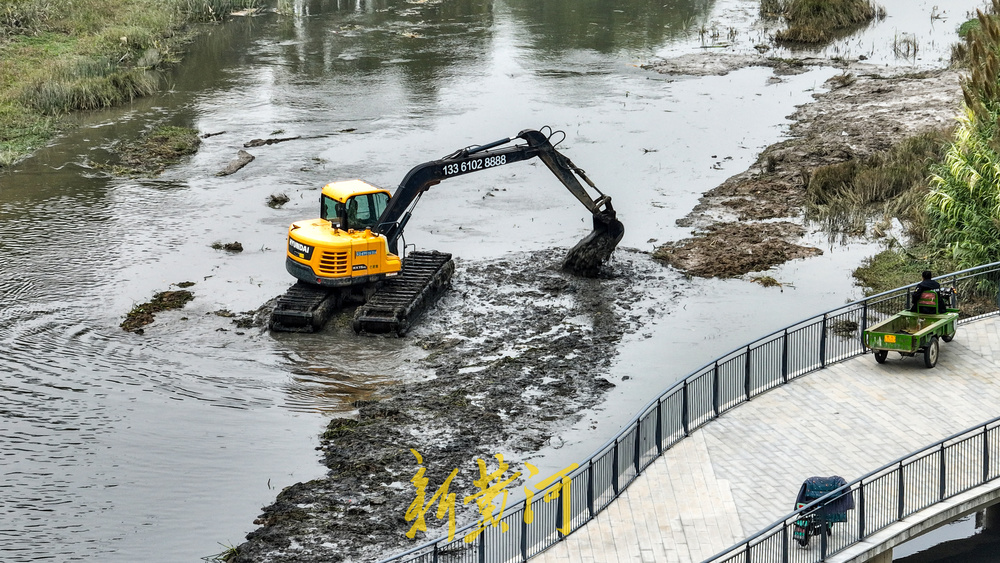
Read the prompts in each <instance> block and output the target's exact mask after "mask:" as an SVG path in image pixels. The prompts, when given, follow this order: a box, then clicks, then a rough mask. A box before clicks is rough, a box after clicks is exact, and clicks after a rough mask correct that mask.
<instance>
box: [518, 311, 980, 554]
mask: <svg viewBox="0 0 1000 563" xmlns="http://www.w3.org/2000/svg"><path fill="white" fill-rule="evenodd" d="M997 416H1000V322H998V320H997V317H989V318H987V319H984V320H979V321H975V322H972V323H969V324H964V325H960V326H959V327H958V332H957V334H956V336H955V340H953V341H952V342H950V343H947V344H945V343H944V342H942V343H941V354H940V358H939V360H938V364H937V367H935V368H933V369H927V368H925V367H924V364H923V357H922V356H921V355H919V354H918V355H916V356H914V357H912V358H900V356H899V354H896V353H894V352H890V353H889V359H888V361H887V362H886V363H885V364H884V365H878V364H876V363H875V359H874V358H873V357H872V355H871V354H866V355H863V356H860V357H857V358H854V359H851V360H847V361H845V362H841V363H838V364H834V365H832V366H829V367H827V368H826V369H823V370H819V371H817V372H813V373H811V374H808V375H806V376H803V377H801V378H799V379H797V380H795V381H793V382H792V383H790V384H788V385H784V386H781V387H778V388H776V389H773V390H771V391H769V392H767V393H765V394H763V395H761V396H759V397H756V398H754V399H753V400H752V401H750V402H749V403H745V404H743V405H742V406H739V407H737V408H735V409H733V410H731V411H729V412H728V413H725V414H724V415H722V416H721V417H720V418H718V419H717V420H715V421H712V422H709V423H708V424H707V425H706V426H704V427H702V428H700V429H698V430H696V431H695V432H694V433H692V435H691V436H689V437H688V438H685V439H684V440H681V442H679V443H678V444H677V445H675V446H674V447H673V448H671V449H669V450H667V451H666V452H664V454H663V456H661V457H660V458H659V459H657V460H656V461H655V462H654V463H653V464H652V465H650V466H649V467H647V468H646V470H645V471H644V472H643V474H642V475H641V476H640V477H639V478H638V479H636V481H635V482H633V483H632V484H631V485H630V486H629V487H628V488H627V489H626V490H625V491H624V492H623V494H622V495H621V496H620V497H619V498H618V499H617V500H616V501H614V502H613V503H612V504H611V505H610V506H608V507H607V508H606V509H605V510H604V511H602V512H601V513H600V514H598V515H597V517H596V518H594V519H593V520H591V521H590V522H589V523H588V524H587V525H586V526H584V527H583V528H581V529H580V530H577V531H576V532H574V533H573V534H571V535H570V536H568V537H567V538H566V539H565V540H563V541H562V542H560V543H558V544H556V545H554V546H552V547H551V548H549V549H548V550H547V551H545V552H543V553H541V554H540V555H538V556H537V557H536V558H535V559H534V560H535V561H538V562H545V563H549V562H566V561H569V562H577V561H581V562H591V561H594V562H616V561H617V562H626V561H628V562H642V563H652V562H661V561H662V562H670V563H689V562H690V563H698V562H700V561H703V560H705V559H707V558H709V557H711V556H713V555H715V554H716V553H718V552H720V551H722V550H724V549H727V548H729V547H731V546H732V545H734V544H736V543H737V542H739V541H741V540H743V539H745V538H746V537H748V536H750V535H753V534H755V533H757V532H758V531H760V530H762V529H763V528H765V527H767V526H768V525H769V524H771V523H773V522H775V521H776V520H778V519H779V518H781V517H782V516H784V515H785V514H787V513H789V512H791V510H792V509H793V504H794V500H795V496H796V494H797V493H798V490H799V487H800V486H801V485H802V481H803V480H804V479H806V478H807V477H810V476H813V475H822V476H828V475H840V476H841V477H844V478H845V479H847V480H848V481H853V480H855V479H857V478H858V477H861V476H862V475H865V474H866V473H869V472H871V471H873V470H875V469H878V468H879V467H882V466H883V465H885V464H887V463H889V462H891V461H894V460H896V459H898V458H900V457H903V456H904V455H906V454H908V453H910V452H913V451H916V450H919V449H921V448H923V447H925V446H928V445H930V444H932V443H934V442H937V441H938V440H941V439H943V438H947V437H948V436H950V435H952V434H955V433H957V432H960V431H962V430H965V429H966V428H969V427H971V426H974V425H976V424H979V423H982V422H986V421H987V420H989V419H992V418H995V417H997Z"/></svg>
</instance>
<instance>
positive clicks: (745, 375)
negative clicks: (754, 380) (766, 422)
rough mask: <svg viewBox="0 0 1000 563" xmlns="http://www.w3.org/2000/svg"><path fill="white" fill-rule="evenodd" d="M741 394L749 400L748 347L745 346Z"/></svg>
mask: <svg viewBox="0 0 1000 563" xmlns="http://www.w3.org/2000/svg"><path fill="white" fill-rule="evenodd" d="M743 393H744V394H745V395H746V399H747V401H749V400H750V346H749V345H747V359H746V362H744V364H743Z"/></svg>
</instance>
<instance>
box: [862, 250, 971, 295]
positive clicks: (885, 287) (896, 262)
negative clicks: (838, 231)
mask: <svg viewBox="0 0 1000 563" xmlns="http://www.w3.org/2000/svg"><path fill="white" fill-rule="evenodd" d="M924 270H930V271H931V272H933V273H934V275H939V274H946V273H948V272H953V271H956V268H955V264H954V262H953V261H951V260H949V259H948V258H947V257H946V256H945V255H944V254H943V253H941V252H940V250H939V249H937V248H935V247H933V246H929V245H921V246H916V247H913V248H910V249H903V248H900V247H894V248H890V249H887V250H883V251H882V252H880V253H878V254H876V255H875V256H872V257H871V258H868V259H866V260H865V261H864V263H862V265H861V266H860V267H858V268H857V269H856V270H854V274H853V275H854V279H855V281H856V282H857V284H858V285H860V286H861V287H863V288H864V290H865V295H875V294H876V293H882V292H883V291H889V290H890V289H896V288H897V287H905V286H909V285H913V284H915V283H917V282H918V281H920V272H922V271H924Z"/></svg>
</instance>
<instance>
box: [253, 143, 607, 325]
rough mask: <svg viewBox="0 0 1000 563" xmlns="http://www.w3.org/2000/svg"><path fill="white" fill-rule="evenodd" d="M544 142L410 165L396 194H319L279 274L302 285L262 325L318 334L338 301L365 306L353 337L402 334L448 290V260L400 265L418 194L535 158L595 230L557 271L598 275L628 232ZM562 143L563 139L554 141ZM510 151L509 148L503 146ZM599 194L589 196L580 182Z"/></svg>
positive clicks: (295, 230)
mask: <svg viewBox="0 0 1000 563" xmlns="http://www.w3.org/2000/svg"><path fill="white" fill-rule="evenodd" d="M543 130H547V131H548V132H549V134H548V135H546V134H544V133H542V132H540V131H537V130H533V129H526V130H524V131H521V132H520V133H518V134H517V137H516V138H517V139H521V140H523V141H525V142H526V144H513V145H512V144H511V143H512V140H511V139H510V138H505V139H500V140H498V141H494V142H492V143H488V144H485V145H481V146H474V147H467V148H464V149H461V150H458V151H455V152H454V153H452V154H450V155H448V156H446V157H444V158H442V159H440V160H435V161H431V162H426V163H424V164H420V165H417V166H415V167H414V168H413V169H412V170H410V172H409V173H407V175H406V177H405V178H403V181H402V182H401V183H400V185H399V187H398V188H397V189H396V192H395V193H394V194H390V193H389V192H388V191H387V190H384V189H382V188H378V187H375V186H373V185H371V184H369V183H367V182H364V181H362V180H348V181H342V182H333V183H330V184H327V185H326V186H324V187H323V190H322V195H321V196H320V216H319V217H318V218H316V219H309V220H304V221H296V222H295V223H292V225H291V226H290V227H289V229H288V247H287V255H286V258H285V267H286V269H287V270H288V272H289V273H290V274H292V275H293V276H295V277H296V278H297V279H298V280H299V281H298V282H297V283H296V284H295V285H293V286H292V287H291V288H289V290H288V292H286V293H285V294H284V295H282V296H281V297H279V298H278V300H277V302H276V304H275V308H274V311H273V312H272V314H271V320H270V323H269V326H270V328H271V329H272V330H276V331H294V332H312V331H315V330H320V329H321V328H322V327H323V325H324V324H325V323H326V321H327V320H328V319H329V318H330V315H331V314H332V313H333V312H334V311H336V310H337V309H338V308H339V307H340V306H341V304H343V302H344V301H346V300H349V299H353V300H356V301H361V302H363V303H364V304H363V305H362V306H360V307H358V309H357V311H356V312H355V316H354V321H353V328H354V330H355V331H356V332H358V333H368V334H381V333H395V334H397V335H400V336H402V335H403V334H405V333H406V331H407V330H408V329H409V327H410V325H411V323H412V322H413V320H414V319H415V318H416V317H417V316H418V315H419V314H420V312H422V311H423V310H424V308H426V306H428V305H429V304H430V303H432V302H433V300H434V299H436V298H437V296H439V295H440V293H441V292H442V291H443V290H444V288H446V287H447V286H448V284H449V282H450V280H451V276H452V274H453V273H454V271H455V264H454V261H453V260H452V259H451V255H450V254H445V253H441V252H436V251H411V252H409V253H407V254H406V256H405V258H401V257H400V255H401V253H400V252H399V241H400V239H401V237H402V234H403V229H404V228H405V227H406V223H407V222H408V221H409V219H410V216H411V214H412V212H413V208H414V207H415V206H416V204H417V202H418V201H419V199H420V196H421V195H422V194H423V193H424V192H426V191H427V190H428V189H429V188H430V187H431V186H434V185H436V184H438V183H440V182H441V181H442V180H447V179H449V178H452V177H455V176H461V175H463V174H468V173H471V172H478V171H483V170H487V169H490V168H496V167H498V166H503V165H505V164H510V163H513V162H519V161H522V160H528V159H531V158H535V157H537V158H539V159H541V161H542V162H544V163H545V165H546V166H547V167H548V168H549V170H551V171H552V173H553V174H555V175H556V177H557V178H558V179H559V180H560V181H561V182H562V184H563V185H564V186H566V188H567V189H569V191H570V192H571V193H572V194H573V195H574V196H576V198H577V199H578V200H579V201H580V202H581V203H582V204H583V205H584V206H585V207H586V208H587V209H588V210H589V211H590V212H591V214H592V215H593V224H594V230H593V232H591V233H590V234H589V235H587V237H585V238H584V239H583V240H581V241H580V242H579V243H577V245H576V246H574V247H573V248H572V249H571V250H570V252H569V254H568V255H567V256H566V258H565V259H564V260H563V264H562V267H563V269H565V270H568V271H570V272H573V273H576V274H578V275H583V276H595V275H596V274H597V272H598V271H599V270H600V268H601V265H602V264H603V263H604V262H605V261H606V260H607V259H608V258H609V257H610V256H611V253H612V251H614V249H615V247H616V246H617V245H618V242H619V241H620V240H621V238H622V236H623V235H624V234H625V227H624V225H622V223H621V222H620V221H618V219H617V217H616V214H615V211H614V209H613V208H612V207H611V197H609V196H607V195H604V194H603V193H601V192H600V190H598V189H597V187H596V186H595V185H594V183H593V182H591V181H590V179H589V178H588V177H587V175H586V174H585V173H584V171H583V170H581V169H580V168H578V167H577V166H575V165H574V164H573V163H572V162H571V161H570V160H569V159H568V158H566V157H565V156H564V155H562V154H561V153H559V152H558V151H557V150H556V149H555V146H554V145H553V143H552V142H551V138H552V137H553V136H554V135H563V137H565V135H564V134H562V133H561V132H559V131H556V132H553V131H551V130H550V129H548V128H543ZM560 141H561V139H560ZM505 145H508V146H505ZM578 177H579V178H580V179H582V180H583V181H584V182H586V184H587V185H588V186H590V187H591V188H593V189H594V190H595V191H597V193H598V197H597V198H593V199H592V198H591V197H590V194H589V193H588V192H587V190H586V188H584V187H583V185H582V184H581V183H580V181H579V180H578Z"/></svg>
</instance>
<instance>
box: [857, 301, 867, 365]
mask: <svg viewBox="0 0 1000 563" xmlns="http://www.w3.org/2000/svg"><path fill="white" fill-rule="evenodd" d="M866 330H868V300H867V299H865V300H864V301H862V302H861V332H859V333H858V338H860V339H861V351H862V352H864V351H865V331H866Z"/></svg>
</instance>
